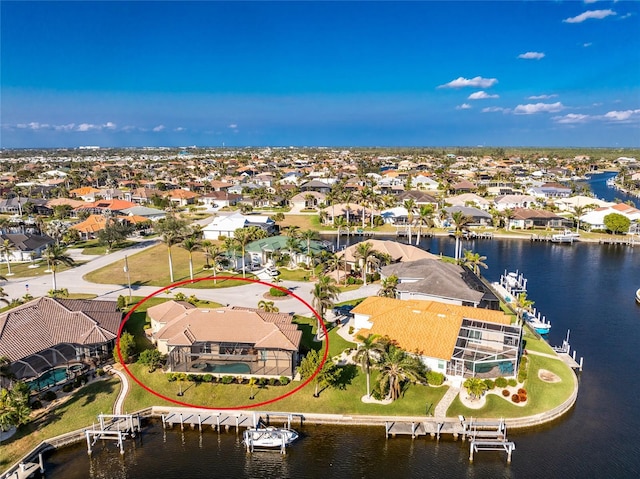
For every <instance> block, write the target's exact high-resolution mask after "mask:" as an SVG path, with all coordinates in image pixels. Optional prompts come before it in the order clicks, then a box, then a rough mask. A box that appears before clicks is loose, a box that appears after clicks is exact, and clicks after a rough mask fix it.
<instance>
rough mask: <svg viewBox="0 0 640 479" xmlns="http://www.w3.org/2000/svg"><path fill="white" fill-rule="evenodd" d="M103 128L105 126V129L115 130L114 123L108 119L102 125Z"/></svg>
mask: <svg viewBox="0 0 640 479" xmlns="http://www.w3.org/2000/svg"><path fill="white" fill-rule="evenodd" d="M102 126H103V127H104V128H106V129H107V130H115V129H116V124H115V123H113V122H112V121H108V122H106V123H105V124H104V125H102Z"/></svg>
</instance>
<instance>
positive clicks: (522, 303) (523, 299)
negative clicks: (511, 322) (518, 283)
mask: <svg viewBox="0 0 640 479" xmlns="http://www.w3.org/2000/svg"><path fill="white" fill-rule="evenodd" d="M534 304H535V303H534V302H533V301H531V300H530V299H527V293H519V294H518V296H516V313H517V315H518V320H519V322H520V323H521V322H522V317H523V313H524V312H525V311H529V310H530V309H531V306H533V305H534Z"/></svg>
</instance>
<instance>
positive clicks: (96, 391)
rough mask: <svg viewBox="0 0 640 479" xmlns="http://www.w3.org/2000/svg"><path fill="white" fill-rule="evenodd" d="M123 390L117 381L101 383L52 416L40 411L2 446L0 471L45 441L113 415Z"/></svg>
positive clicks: (76, 395) (85, 389)
mask: <svg viewBox="0 0 640 479" xmlns="http://www.w3.org/2000/svg"><path fill="white" fill-rule="evenodd" d="M119 391H120V383H119V381H118V380H117V379H114V378H109V379H105V380H99V381H95V382H92V383H91V384H88V385H86V386H85V387H83V388H81V389H78V390H76V391H75V392H74V393H73V395H72V397H71V398H70V399H68V400H67V401H66V402H64V403H63V404H62V405H61V406H59V407H57V408H55V410H53V411H50V412H48V413H44V412H40V413H38V411H36V412H35V413H34V414H38V415H37V416H36V418H35V419H34V420H33V421H32V422H30V423H29V424H27V425H26V426H22V427H20V428H19V429H18V432H17V433H16V434H15V435H14V436H13V437H11V438H10V439H8V440H6V441H4V442H3V443H2V444H1V445H0V470H3V469H6V468H7V467H9V466H10V465H11V464H13V463H14V462H16V461H18V460H19V459H20V458H21V457H22V456H23V455H24V454H26V453H27V452H28V451H30V450H31V449H33V448H34V447H35V446H37V445H38V444H39V443H40V442H41V441H44V440H45V439H49V438H51V437H55V436H59V435H60V434H64V433H67V432H70V431H75V430H77V429H81V428H83V427H87V426H89V425H91V424H93V423H95V422H97V416H98V414H100V413H105V414H110V413H111V410H112V408H113V404H114V402H115V400H116V396H117V394H118V392H119Z"/></svg>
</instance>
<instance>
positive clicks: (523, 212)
mask: <svg viewBox="0 0 640 479" xmlns="http://www.w3.org/2000/svg"><path fill="white" fill-rule="evenodd" d="M571 226H572V221H571V220H569V219H567V218H563V217H562V216H558V215H556V214H555V213H552V212H551V211H546V210H532V209H527V208H516V209H514V210H513V216H512V217H511V218H509V224H508V229H532V228H570V227H571Z"/></svg>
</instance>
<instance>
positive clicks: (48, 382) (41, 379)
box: [27, 366, 67, 391]
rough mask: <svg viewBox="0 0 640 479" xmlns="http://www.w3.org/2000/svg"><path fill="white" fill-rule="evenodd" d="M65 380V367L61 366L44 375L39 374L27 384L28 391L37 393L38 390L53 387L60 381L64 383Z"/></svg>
mask: <svg viewBox="0 0 640 479" xmlns="http://www.w3.org/2000/svg"><path fill="white" fill-rule="evenodd" d="M66 379H67V367H66V366H62V367H58V368H53V369H49V370H48V371H46V372H45V373H43V374H41V375H40V376H38V377H37V378H35V379H32V380H31V381H28V382H27V385H28V386H29V389H31V390H32V391H37V390H39V389H44V388H46V387H49V386H55V385H56V384H58V383H59V382H60V381H65V380H66Z"/></svg>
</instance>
